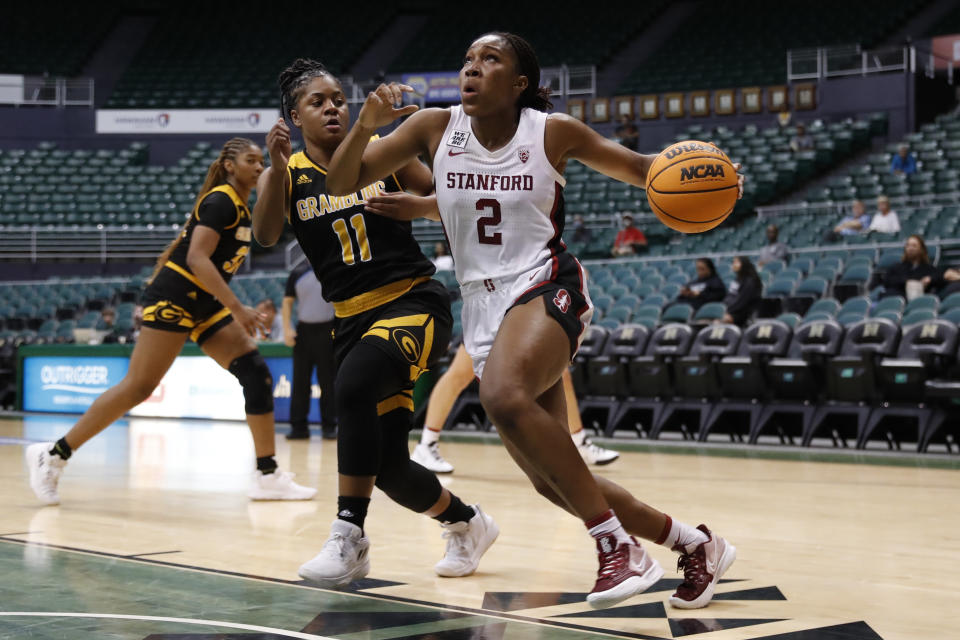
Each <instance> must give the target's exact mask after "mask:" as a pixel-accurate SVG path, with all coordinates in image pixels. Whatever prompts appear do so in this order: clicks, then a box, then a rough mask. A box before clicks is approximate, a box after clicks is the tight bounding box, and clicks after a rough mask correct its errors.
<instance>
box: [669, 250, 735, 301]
mask: <svg viewBox="0 0 960 640" xmlns="http://www.w3.org/2000/svg"><path fill="white" fill-rule="evenodd" d="M726 295H727V288H726V287H725V286H724V284H723V280H721V279H720V276H718V275H717V268H716V267H715V266H714V264H713V260H711V259H710V258H699V259H697V277H696V278H695V279H694V280H691V281H690V282H689V283H687V285H686V286H685V287H684V288H683V289H681V290H680V293H679V294H678V295H677V300H676V302H677V303H686V304H689V305H690V306H691V307H693V308H694V309H695V310H696V309H699V308H700V307H702V306H703V305H705V304H707V303H708V302H721V301H723V298H724V296H726Z"/></svg>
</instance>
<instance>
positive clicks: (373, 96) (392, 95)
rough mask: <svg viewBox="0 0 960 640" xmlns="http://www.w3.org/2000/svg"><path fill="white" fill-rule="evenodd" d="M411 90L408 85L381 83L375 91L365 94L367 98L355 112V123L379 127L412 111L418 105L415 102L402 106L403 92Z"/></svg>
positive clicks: (373, 127) (374, 127) (371, 127)
mask: <svg viewBox="0 0 960 640" xmlns="http://www.w3.org/2000/svg"><path fill="white" fill-rule="evenodd" d="M412 92H413V87H411V86H410V85H406V84H399V83H396V82H391V83H390V84H381V85H380V86H379V87H377V89H376V91H371V92H370V93H368V94H367V99H366V100H365V101H364V102H363V106H362V107H361V108H360V113H359V114H357V124H359V125H361V126H363V127H367V128H369V129H379V128H380V127H385V126H386V125H388V124H390V123H391V122H393V121H394V120H396V119H397V118H402V117H403V116H408V115H410V114H411V113H414V112H415V111H416V110H417V109H419V108H420V107H418V106H417V105H415V104H408V105H407V106H403V94H404V93H412Z"/></svg>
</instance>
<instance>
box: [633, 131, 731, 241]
mask: <svg viewBox="0 0 960 640" xmlns="http://www.w3.org/2000/svg"><path fill="white" fill-rule="evenodd" d="M647 201H648V202H649V203H650V208H651V209H653V212H654V213H656V214H657V217H658V218H660V222H662V223H663V224H665V225H667V226H668V227H670V228H671V229H675V230H677V231H682V232H683V233H700V232H702V231H709V230H710V229H713V228H714V227H716V226H717V225H718V224H720V223H721V222H723V221H724V220H726V218H727V216H729V215H730V213H731V212H732V211H733V208H734V207H735V206H736V204H737V172H736V170H735V169H734V168H733V164H732V163H731V162H730V158H728V157H727V154H725V153H724V152H723V151H721V150H720V149H718V148H717V147H715V146H714V145H712V144H708V143H706V142H699V141H697V140H684V141H683V142H678V143H676V144H673V145H670V146H669V147H667V148H666V149H664V150H663V151H662V152H660V155H658V156H657V157H656V159H655V160H654V161H653V164H652V165H651V166H650V171H649V172H648V174H647Z"/></svg>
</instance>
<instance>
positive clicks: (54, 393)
mask: <svg viewBox="0 0 960 640" xmlns="http://www.w3.org/2000/svg"><path fill="white" fill-rule="evenodd" d="M129 362H130V361H129V359H127V358H123V357H107V358H63V357H36V358H33V357H31V358H25V359H24V361H23V410H24V411H53V412H57V413H83V412H84V411H86V410H87V409H88V408H89V407H90V405H91V404H93V401H94V400H96V399H97V396H99V395H100V394H101V393H103V392H104V391H106V390H107V389H109V388H110V387H112V386H113V385H115V384H117V383H118V382H120V380H122V379H123V376H125V375H127V366H128V365H129Z"/></svg>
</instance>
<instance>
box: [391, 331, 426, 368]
mask: <svg viewBox="0 0 960 640" xmlns="http://www.w3.org/2000/svg"><path fill="white" fill-rule="evenodd" d="M393 341H394V342H395V343H396V344H397V346H398V347H399V348H400V352H401V353H403V355H404V357H405V358H406V359H407V361H409V362H410V364H416V363H417V362H418V361H419V360H420V352H421V351H422V349H421V348H420V342H419V341H418V340H417V338H416V336H414V335H413V334H412V333H410V332H409V331H408V330H406V329H394V330H393Z"/></svg>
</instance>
